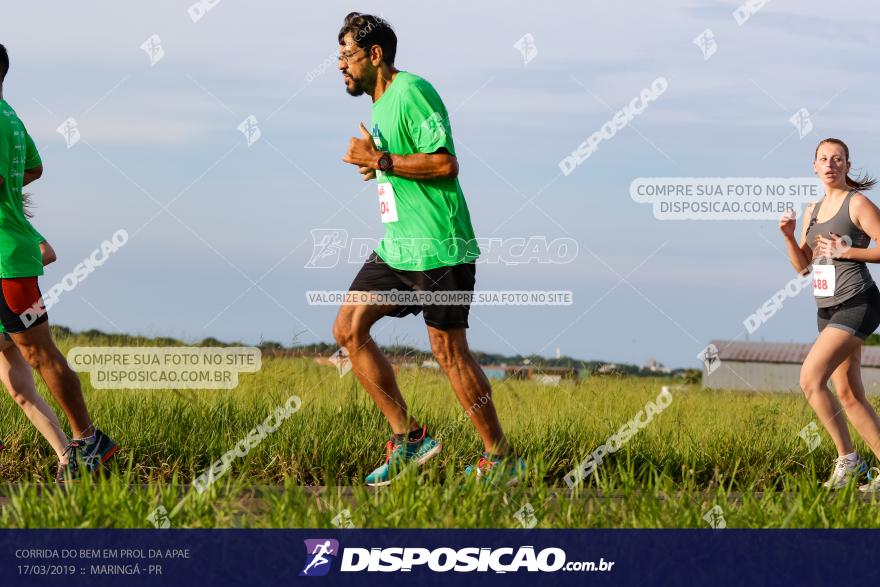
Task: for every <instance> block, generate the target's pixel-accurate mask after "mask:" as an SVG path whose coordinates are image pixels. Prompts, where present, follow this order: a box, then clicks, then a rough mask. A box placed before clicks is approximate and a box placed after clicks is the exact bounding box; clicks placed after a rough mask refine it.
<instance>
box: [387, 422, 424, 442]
mask: <svg viewBox="0 0 880 587" xmlns="http://www.w3.org/2000/svg"><path fill="white" fill-rule="evenodd" d="M425 434H427V430H426V431H425ZM392 436H393V438H394V442H396V443H398V444H400V443H402V442H415V441H416V440H420V439H421V438H422V427H421V426H420V427H418V428H416V429H415V430H410V432H409V434H393V435H392Z"/></svg>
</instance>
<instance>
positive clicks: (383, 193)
mask: <svg viewBox="0 0 880 587" xmlns="http://www.w3.org/2000/svg"><path fill="white" fill-rule="evenodd" d="M378 185H379V216H381V217H382V222H397V200H395V199H394V188H393V187H392V186H391V182H390V181H386V182H383V183H380V184H378Z"/></svg>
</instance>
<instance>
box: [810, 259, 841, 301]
mask: <svg viewBox="0 0 880 587" xmlns="http://www.w3.org/2000/svg"><path fill="white" fill-rule="evenodd" d="M835 275H836V274H835V272H834V265H813V295H815V296H816V297H817V298H827V297H831V296H833V295H834V286H835Z"/></svg>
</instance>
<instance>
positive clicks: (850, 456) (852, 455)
mask: <svg viewBox="0 0 880 587" xmlns="http://www.w3.org/2000/svg"><path fill="white" fill-rule="evenodd" d="M843 458H845V459H846V460H848V461H849V462H851V463H854V462H856V461H858V460H859V453H857V452H856V451H852V452H851V453H849V454H848V455H843Z"/></svg>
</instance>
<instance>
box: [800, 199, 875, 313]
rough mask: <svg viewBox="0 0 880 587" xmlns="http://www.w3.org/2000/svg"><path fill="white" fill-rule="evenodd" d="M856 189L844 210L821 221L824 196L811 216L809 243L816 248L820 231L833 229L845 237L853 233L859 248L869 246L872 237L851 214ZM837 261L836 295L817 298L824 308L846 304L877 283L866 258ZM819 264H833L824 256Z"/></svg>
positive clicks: (835, 261)
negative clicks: (855, 221) (858, 224)
mask: <svg viewBox="0 0 880 587" xmlns="http://www.w3.org/2000/svg"><path fill="white" fill-rule="evenodd" d="M855 192H856V190H850V192H849V193H848V194H847V195H846V197H845V198H844V199H843V204H841V205H840V210H838V211H837V214H835V215H834V216H833V217H831V218H830V219H828V220H826V221H825V222H817V221H816V218H817V216H818V215H819V209H820V208H821V207H822V204H823V203H824V202H825V200H826V198H822V200H820V201H819V203H818V204H816V206H814V207H813V214H812V215H811V216H810V224H809V226H808V227H807V241H806V242H807V245H808V246H809V247H810V248H811V249H812V248H813V242H814V241H815V239H816V237H817V236H819V235H820V234H821V235H822V236H824V237H826V238H827V237H828V233H829V232H833V233H834V234H837V235H840V236H845V235H849V237H850V238H851V239H852V246H853V247H854V248H857V249H866V248H868V246H869V245H870V244H871V237H870V236H868V235H867V234H865V232H864V231H862V230H861V229H860V228H859V227H857V226H856V225H855V224H853V221H852V219H851V218H850V216H849V201H850V199H851V198H852V195H853V194H854V193H855ZM831 263H833V264H834V266H835V269H834V272H835V281H836V287H835V288H834V295H833V296H827V297H817V298H816V305H817V306H818V307H820V308H828V307H831V306H836V305H837V304H840V303H843V302H845V301H846V300H848V299H850V298H851V297H853V296H856V295H858V294H860V293H862V292H863V291H866V290H868V289H870V288H871V286H872V285H874V279H873V278H872V277H871V272H870V271H868V266H867V265H866V264H865V263H864V262H862V261H848V260H846V259H832V260H831ZM819 264H829V262H828V259H823V260H822V261H820V263H819Z"/></svg>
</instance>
